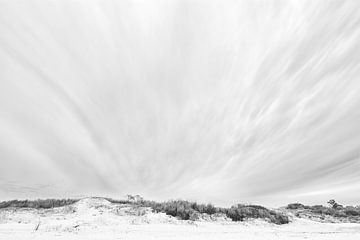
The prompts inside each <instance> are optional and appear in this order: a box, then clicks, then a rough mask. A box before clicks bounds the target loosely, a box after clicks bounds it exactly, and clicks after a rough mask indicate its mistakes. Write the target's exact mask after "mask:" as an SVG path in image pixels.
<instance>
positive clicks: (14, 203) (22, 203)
mask: <svg viewBox="0 0 360 240" xmlns="http://www.w3.org/2000/svg"><path fill="white" fill-rule="evenodd" d="M77 201H78V199H38V200H11V201H4V202H0V208H8V207H14V208H36V209H39V208H54V207H62V206H67V205H70V204H73V203H75V202H77Z"/></svg>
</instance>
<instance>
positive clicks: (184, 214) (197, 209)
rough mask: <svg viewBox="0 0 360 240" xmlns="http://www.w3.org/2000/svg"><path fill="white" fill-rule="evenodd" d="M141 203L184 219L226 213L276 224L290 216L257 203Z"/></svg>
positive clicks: (283, 222) (240, 217) (177, 201)
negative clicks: (222, 204)
mask: <svg viewBox="0 0 360 240" xmlns="http://www.w3.org/2000/svg"><path fill="white" fill-rule="evenodd" d="M139 204H140V205H142V206H145V207H151V208H152V209H153V210H154V211H155V212H163V213H166V214H167V215H170V216H173V217H178V218H180V219H183V220H196V219H197V218H198V215H199V214H208V215H218V216H219V215H225V216H226V217H228V218H230V219H231V220H233V221H244V220H246V219H254V218H259V219H264V220H267V221H269V222H271V223H275V224H286V223H289V218H288V217H287V216H286V215H284V214H282V213H279V212H276V211H273V210H269V209H267V208H265V207H262V206H257V205H242V204H238V205H234V206H232V207H231V208H219V207H214V206H213V205H212V204H199V203H196V202H189V201H184V200H172V201H167V202H162V203H158V202H154V201H141V202H140V203H139Z"/></svg>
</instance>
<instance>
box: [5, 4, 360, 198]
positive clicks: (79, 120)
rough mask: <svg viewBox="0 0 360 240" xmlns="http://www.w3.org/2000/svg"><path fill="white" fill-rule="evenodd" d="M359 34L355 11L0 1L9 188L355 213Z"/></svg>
mask: <svg viewBox="0 0 360 240" xmlns="http://www.w3.org/2000/svg"><path fill="white" fill-rule="evenodd" d="M359 21H360V4H358V3H357V2H356V1H351V0H348V1H342V2H341V3H340V2H339V1H328V2H324V1H301V2H300V1H267V2H266V3H264V2H263V1H229V2H226V3H223V2H220V1H191V2H190V1H171V2H168V1H155V2H151V3H150V2H146V1H122V2H121V3H120V2H116V1H106V2H104V1H75V2H74V1H61V2H43V1H32V2H31V3H27V2H26V1H16V2H5V1H4V2H1V3H0V65H1V66H2V70H1V72H0V110H1V112H0V123H1V125H0V158H1V166H2V167H1V169H0V175H1V176H2V177H3V179H4V182H5V183H6V182H9V181H16V182H18V183H19V185H20V186H22V185H23V188H22V189H24V192H26V191H27V190H26V187H28V188H29V189H30V190H31V191H28V192H29V193H28V194H29V195H31V194H35V193H36V194H39V193H41V191H42V187H41V186H40V187H39V188H38V190H36V191H35V190H34V188H36V187H34V186H39V185H36V184H51V186H54V187H53V189H54V190H46V194H48V195H51V194H55V193H56V194H58V193H59V190H56V189H57V187H58V189H61V193H62V194H74V193H76V194H112V195H115V196H117V195H118V194H123V193H131V192H134V193H135V192H136V193H141V194H144V195H146V196H148V197H153V198H169V197H185V198H193V199H198V200H202V201H215V202H217V203H231V202H237V201H259V202H271V201H273V199H274V198H275V197H276V198H278V199H280V198H288V196H295V195H296V194H300V195H301V196H302V198H304V197H305V200H309V201H311V199H312V197H313V194H312V193H316V192H319V191H320V192H321V191H322V190H321V188H322V187H325V188H326V192H321V194H320V195H321V197H323V198H324V199H326V198H327V197H329V196H331V194H332V189H333V190H334V192H339V191H340V190H341V189H342V188H343V189H344V191H345V192H346V193H348V197H346V196H345V195H343V196H342V198H343V200H344V201H347V199H348V200H349V201H350V199H353V198H354V196H353V194H354V193H352V192H351V191H347V190H346V189H348V188H351V189H352V187H354V188H357V186H358V185H359V182H360V180H359V177H357V175H358V173H359V171H360V163H359V150H360V145H359V142H360V126H359V123H358V122H359V119H360V94H359V92H360V82H359V80H358V78H359V76H360V67H359V63H360V61H359V60H360V59H359V56H360V44H359V42H360V35H359V34H360V30H359V25H360V22H359ZM18 169H21V171H19V170H18ZM24 183H26V184H24ZM2 186H5V184H2ZM9 186H10V185H9ZM9 186H8V187H5V188H3V189H2V191H0V194H1V196H4V197H7V195H9V191H7V190H4V189H10V187H9ZM16 189H17V188H16ZM339 189H340V190H339ZM34 191H35V192H34ZM52 191H53V192H52ZM297 191H298V192H297ZM350 192H351V194H352V196H350ZM43 193H44V192H43ZM12 195H13V194H12ZM318 195H319V194H318ZM306 197H307V199H306ZM358 197H360V195H359V196H358ZM316 200H318V199H316ZM278 202H279V201H278Z"/></svg>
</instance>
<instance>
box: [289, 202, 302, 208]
mask: <svg viewBox="0 0 360 240" xmlns="http://www.w3.org/2000/svg"><path fill="white" fill-rule="evenodd" d="M286 208H287V209H304V208H305V206H304V205H303V204H301V203H290V204H288V205H287V207H286Z"/></svg>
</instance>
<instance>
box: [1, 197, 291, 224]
mask: <svg viewBox="0 0 360 240" xmlns="http://www.w3.org/2000/svg"><path fill="white" fill-rule="evenodd" d="M105 199H106V200H108V201H109V202H111V203H114V204H131V205H134V206H139V207H150V208H151V209H152V210H153V211H154V212H163V213H166V214H167V215H170V216H173V217H177V218H179V219H182V220H198V219H200V218H201V217H202V216H214V217H218V216H222V217H225V218H229V219H231V220H232V221H244V220H247V219H264V220H266V221H268V222H271V223H275V224H286V223H289V218H288V217H287V216H286V215H285V214H283V213H280V212H277V211H274V210H270V209H267V208H265V207H263V206H258V205H243V204H237V205H234V206H232V207H230V208H220V207H215V206H214V205H212V204H210V203H209V204H199V203H196V202H190V201H185V200H171V201H166V202H155V201H148V200H144V199H142V198H136V199H137V200H136V199H135V200H134V199H133V198H128V199H127V200H115V199H112V198H105ZM77 201H78V199H61V200H59V199H46V200H40V199H39V200H33V201H30V200H12V201H5V202H0V208H8V207H14V208H36V209H40V208H45V209H46V208H54V207H62V206H66V205H71V204H73V203H75V202H77Z"/></svg>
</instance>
